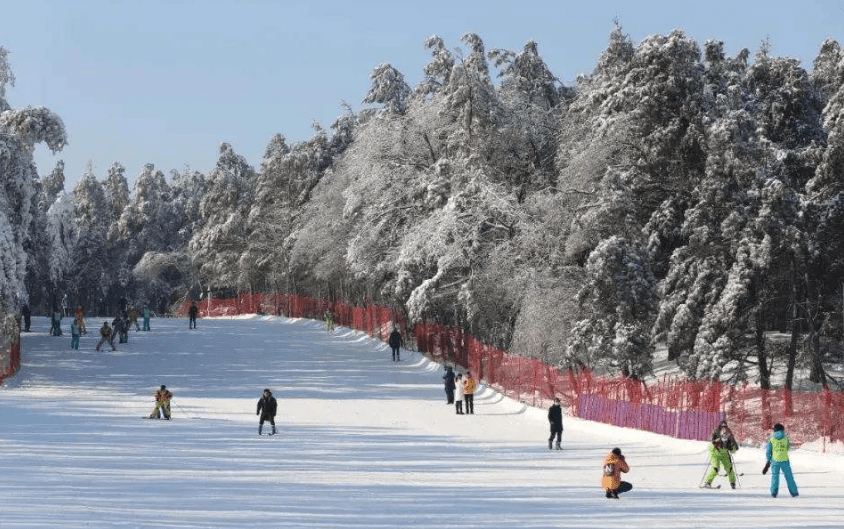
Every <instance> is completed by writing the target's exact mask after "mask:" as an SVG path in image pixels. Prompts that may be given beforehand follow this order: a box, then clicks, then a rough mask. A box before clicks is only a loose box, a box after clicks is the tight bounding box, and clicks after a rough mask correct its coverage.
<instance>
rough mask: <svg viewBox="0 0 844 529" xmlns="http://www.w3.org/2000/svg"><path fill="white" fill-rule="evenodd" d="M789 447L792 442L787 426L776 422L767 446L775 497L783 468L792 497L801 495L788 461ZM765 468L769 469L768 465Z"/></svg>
mask: <svg viewBox="0 0 844 529" xmlns="http://www.w3.org/2000/svg"><path fill="white" fill-rule="evenodd" d="M789 447H790V443H789V440H788V436H787V435H785V427H784V426H783V425H782V424H779V423H777V424H775V425H774V434H773V435H772V436H771V437H770V438H769V439H768V444H767V446H766V447H765V456H766V457H767V458H768V463H769V464H770V466H771V496H773V497H774V498H776V497H777V494H778V493H779V491H780V470H782V473H783V475H784V476H785V482H786V484H788V492H790V493H791V496H792V497H797V496H799V494H798V492H797V484H796V483H794V475H793V474H792V473H791V463H789V461H788V449H789ZM765 468H766V469H767V465H766V467H765ZM762 473H763V474H764V473H765V472H764V471H763V472H762Z"/></svg>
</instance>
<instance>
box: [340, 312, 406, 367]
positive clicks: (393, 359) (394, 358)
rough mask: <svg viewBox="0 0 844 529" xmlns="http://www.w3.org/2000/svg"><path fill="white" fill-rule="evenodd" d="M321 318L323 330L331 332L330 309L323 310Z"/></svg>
mask: <svg viewBox="0 0 844 529" xmlns="http://www.w3.org/2000/svg"><path fill="white" fill-rule="evenodd" d="M323 317H325V330H327V331H328V332H331V331H333V330H334V315H333V314H331V309H325V314H323ZM393 360H395V358H393Z"/></svg>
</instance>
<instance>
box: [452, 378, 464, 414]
mask: <svg viewBox="0 0 844 529" xmlns="http://www.w3.org/2000/svg"><path fill="white" fill-rule="evenodd" d="M454 410H455V412H456V413H457V414H458V415H463V375H462V374H460V373H457V378H455V379H454Z"/></svg>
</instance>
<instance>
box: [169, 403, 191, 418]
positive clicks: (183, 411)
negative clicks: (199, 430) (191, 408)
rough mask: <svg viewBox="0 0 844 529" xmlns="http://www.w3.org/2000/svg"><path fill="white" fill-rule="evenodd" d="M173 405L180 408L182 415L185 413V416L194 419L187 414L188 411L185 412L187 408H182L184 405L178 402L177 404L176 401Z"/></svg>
mask: <svg viewBox="0 0 844 529" xmlns="http://www.w3.org/2000/svg"><path fill="white" fill-rule="evenodd" d="M173 406H175V407H176V408H178V409H179V411H180V412H181V413H182V415H184V416H185V417H187V418H188V419H193V417H191V416H190V415H188V414H187V412H185V410H183V409H182V407H181V406H179V405H178V404H176V403H175V402H174V403H173Z"/></svg>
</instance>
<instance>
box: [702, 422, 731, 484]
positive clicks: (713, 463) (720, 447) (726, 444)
mask: <svg viewBox="0 0 844 529" xmlns="http://www.w3.org/2000/svg"><path fill="white" fill-rule="evenodd" d="M725 440H726V441H725ZM734 445H735V441H732V444H731V443H730V441H729V438H728V436H727V434H724V435H723V436H722V437H718V438H716V439H715V440H714V441H712V443H711V444H710V445H709V462H710V468H709V472H708V473H707V474H706V477H705V478H704V482H703V486H704V487H705V488H711V487H712V480H713V479H715V476H716V475H717V474H718V469H719V468H720V467H724V472H726V473H727V479H729V480H730V487H732V488H736V471H735V469H734V468H733V458H732V457H730V454H732V453H733V452H735V451H736V448H734V447H733V446H734Z"/></svg>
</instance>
